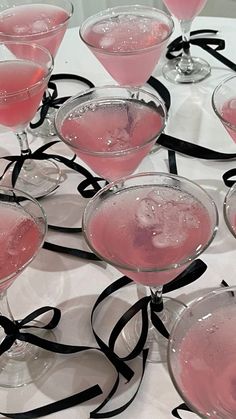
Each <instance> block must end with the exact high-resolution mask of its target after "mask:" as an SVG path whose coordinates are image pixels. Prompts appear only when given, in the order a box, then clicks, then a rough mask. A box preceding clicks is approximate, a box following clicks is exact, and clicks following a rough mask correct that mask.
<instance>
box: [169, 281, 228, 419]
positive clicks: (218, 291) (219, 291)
mask: <svg viewBox="0 0 236 419" xmlns="http://www.w3.org/2000/svg"><path fill="white" fill-rule="evenodd" d="M225 292H234V293H236V285H233V286H230V287H216V288H214V289H213V290H211V291H208V292H206V294H204V295H203V296H201V297H198V298H196V299H194V300H192V301H191V302H190V303H189V304H188V305H187V306H185V308H184V309H183V312H182V313H181V316H180V317H179V318H177V319H176V321H175V323H174V325H173V327H172V329H171V332H170V337H169V340H168V347H167V367H168V372H169V375H170V378H171V381H172V383H173V385H174V387H175V389H176V391H177V392H178V394H179V395H180V397H181V398H182V399H183V401H184V402H185V403H186V405H187V406H188V407H189V408H190V409H191V410H192V411H193V412H194V413H196V414H197V415H198V416H199V417H200V418H202V419H207V418H209V416H208V415H205V414H204V413H203V412H200V411H199V410H198V408H197V407H195V406H194V405H193V404H192V402H191V401H190V400H189V399H188V397H187V396H186V394H185V392H184V391H183V390H182V388H181V386H180V385H179V384H178V382H177V379H176V378H175V374H174V372H173V368H172V362H171V350H172V342H173V338H174V337H175V334H176V331H178V327H179V325H180V324H181V323H182V321H183V317H184V316H185V315H187V313H189V312H191V311H192V310H193V309H194V308H195V307H196V306H198V305H199V304H202V303H204V302H205V301H207V300H209V299H210V298H212V297H215V296H217V295H218V294H222V293H225Z"/></svg>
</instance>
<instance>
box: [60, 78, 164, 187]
mask: <svg viewBox="0 0 236 419" xmlns="http://www.w3.org/2000/svg"><path fill="white" fill-rule="evenodd" d="M165 121H166V110H165V105H164V104H163V103H162V101H161V100H160V99H159V98H158V97H157V96H155V95H153V94H151V93H149V92H147V91H145V90H143V89H138V88H135V87H121V86H102V87H96V88H93V89H89V90H86V91H84V92H82V93H80V94H79V95H77V96H74V97H73V98H72V99H69V100H68V101H67V102H65V103H64V104H63V105H62V106H61V107H60V109H59V110H58V112H57V114H56V117H55V128H56V131H57V134H58V136H59V138H60V139H61V140H62V141H64V142H65V143H66V144H67V145H68V146H69V147H70V148H71V149H72V150H73V151H74V152H75V153H76V154H77V155H78V157H80V159H81V160H82V161H84V162H85V163H86V164H87V165H88V166H89V167H90V168H91V169H92V170H93V171H94V172H95V173H96V174H98V175H99V176H101V177H103V178H104V179H106V180H109V181H111V180H115V179H118V178H119V177H121V176H126V175H129V174H131V173H133V172H134V171H135V170H136V169H137V167H138V166H139V164H140V162H141V161H142V160H143V159H144V157H145V156H146V155H147V154H148V153H149V151H150V149H151V148H152V146H153V145H154V143H155V141H156V140H157V139H158V137H159V135H160V134H161V132H162V131H163V129H164V127H165Z"/></svg>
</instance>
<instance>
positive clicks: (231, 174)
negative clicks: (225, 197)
mask: <svg viewBox="0 0 236 419" xmlns="http://www.w3.org/2000/svg"><path fill="white" fill-rule="evenodd" d="M222 178H223V181H224V183H225V186H228V187H229V188H231V186H233V185H234V184H235V182H236V168H234V169H230V170H228V171H227V172H225V173H224V174H223V176H222ZM231 178H234V179H231Z"/></svg>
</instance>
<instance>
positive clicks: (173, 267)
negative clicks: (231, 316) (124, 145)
mask: <svg viewBox="0 0 236 419" xmlns="http://www.w3.org/2000/svg"><path fill="white" fill-rule="evenodd" d="M148 176H149V177H152V176H153V177H155V176H159V177H162V178H171V179H173V180H182V181H184V182H187V183H188V185H193V186H194V187H197V188H198V189H200V190H201V191H202V192H203V193H204V194H205V195H206V196H207V197H208V199H209V202H211V205H212V207H213V208H214V212H215V223H214V228H213V231H212V234H211V236H210V238H209V240H208V241H207V243H205V245H204V246H202V248H201V249H200V250H199V251H198V252H195V253H194V254H192V255H190V256H189V257H188V258H185V259H183V260H182V261H181V262H179V263H173V264H169V265H168V266H165V267H162V268H154V267H150V268H140V267H136V268H135V267H134V266H132V265H129V264H124V263H116V262H115V261H111V260H110V259H108V258H107V257H104V256H103V255H102V254H101V253H99V252H98V251H97V250H96V249H95V248H94V247H93V245H92V244H91V241H90V240H89V238H88V235H87V233H86V231H87V228H86V224H85V218H86V215H87V212H88V210H89V208H90V207H91V206H92V205H93V202H94V201H95V200H96V199H97V198H98V197H99V196H100V195H101V194H103V193H104V192H107V191H108V190H109V189H112V188H114V186H115V185H116V184H117V183H122V182H123V181H126V180H132V179H134V178H141V177H148ZM150 186H155V184H150ZM218 223H219V216H218V211H217V207H216V204H215V202H214V200H213V199H212V198H211V196H210V195H209V194H208V192H206V191H205V189H203V188H202V187H201V186H200V185H198V184H197V183H196V182H194V181H192V180H189V179H187V178H185V177H183V176H179V175H174V174H171V173H165V172H143V173H138V174H133V175H130V176H125V177H122V178H120V179H117V180H115V181H113V182H110V183H109V184H107V185H106V186H104V187H103V188H102V189H100V190H99V191H98V192H97V193H96V194H95V195H94V196H93V197H92V198H91V199H90V200H89V202H88V203H87V205H86V207H85V210H84V212H83V216H82V231H83V235H84V237H85V240H86V243H87V244H88V246H89V247H90V249H91V250H92V251H93V252H94V253H95V255H96V256H98V257H99V259H101V261H104V262H106V263H108V264H110V265H112V266H113V267H115V268H117V269H118V270H119V269H121V270H127V271H130V272H167V271H170V270H173V271H175V270H176V269H178V268H181V267H182V266H185V265H188V264H189V263H191V262H192V261H193V260H195V259H196V258H197V257H198V256H199V255H200V254H202V253H203V252H204V251H205V250H206V249H207V248H208V247H209V245H210V244H211V243H212V241H213V239H214V237H215V235H216V233H217V230H218Z"/></svg>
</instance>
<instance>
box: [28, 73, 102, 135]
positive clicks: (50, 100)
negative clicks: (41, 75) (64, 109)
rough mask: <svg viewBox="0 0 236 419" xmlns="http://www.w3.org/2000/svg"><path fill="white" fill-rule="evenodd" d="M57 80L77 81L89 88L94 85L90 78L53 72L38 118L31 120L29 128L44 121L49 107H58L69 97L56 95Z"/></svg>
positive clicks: (36, 126) (35, 126) (37, 125)
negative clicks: (35, 120) (34, 120)
mask: <svg viewBox="0 0 236 419" xmlns="http://www.w3.org/2000/svg"><path fill="white" fill-rule="evenodd" d="M59 80H72V81H78V82H80V83H83V84H85V85H87V86H88V87H89V88H91V87H94V84H93V83H92V82H91V81H90V80H88V79H86V78H85V77H81V76H78V75H77V74H65V73H61V74H53V75H52V76H51V77H50V80H49V82H48V89H47V91H46V92H45V93H44V95H43V99H42V105H41V106H40V107H39V109H38V110H39V111H40V112H39V114H40V115H39V120H38V121H37V122H35V123H33V122H31V123H30V128H32V129H34V128H38V127H39V126H40V125H42V123H43V122H44V120H45V118H46V116H47V113H48V110H49V108H54V109H58V108H59V107H60V105H62V104H63V103H64V102H65V101H66V100H68V99H69V98H70V96H63V97H58V90H57V85H56V83H54V82H55V81H59Z"/></svg>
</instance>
